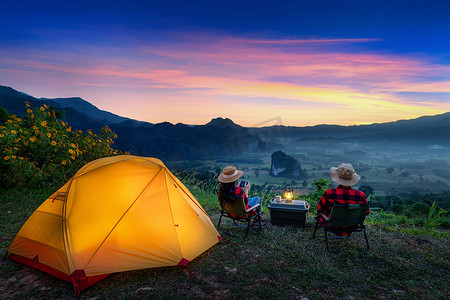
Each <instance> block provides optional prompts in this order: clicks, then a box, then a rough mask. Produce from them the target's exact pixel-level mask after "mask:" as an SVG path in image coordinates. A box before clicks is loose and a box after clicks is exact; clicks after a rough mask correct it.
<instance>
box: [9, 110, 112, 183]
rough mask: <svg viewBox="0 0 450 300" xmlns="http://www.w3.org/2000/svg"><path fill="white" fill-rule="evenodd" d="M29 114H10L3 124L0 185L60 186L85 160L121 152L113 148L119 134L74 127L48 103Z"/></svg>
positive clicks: (106, 129) (29, 111) (88, 160)
mask: <svg viewBox="0 0 450 300" xmlns="http://www.w3.org/2000/svg"><path fill="white" fill-rule="evenodd" d="M26 106H27V112H26V116H25V117H24V118H23V119H22V118H20V117H17V116H15V115H12V116H9V117H8V118H7V120H6V122H5V123H4V124H3V125H2V126H0V187H1V188H3V189H7V188H10V187H20V186H24V185H27V186H28V185H40V184H53V185H60V184H61V183H62V182H65V181H66V180H68V179H69V178H70V177H71V176H72V175H73V174H74V173H75V172H76V171H77V170H78V169H79V168H80V167H82V166H83V165H85V164H86V163H88V162H90V161H92V160H95V159H98V158H101V157H106V156H113V155H117V154H119V152H118V151H116V150H114V149H112V148H111V144H113V143H114V141H113V140H114V139H115V138H116V137H117V135H115V134H114V133H113V132H111V130H110V129H109V128H108V127H107V126H105V127H104V128H103V129H102V130H101V133H100V135H96V134H94V133H92V131H91V130H88V131H87V132H86V133H83V132H82V131H81V130H72V127H71V126H69V124H67V123H66V122H64V121H62V120H59V119H58V117H57V116H58V114H57V112H56V111H55V110H54V109H52V108H50V107H49V106H47V105H44V106H42V107H39V108H36V109H34V110H33V109H31V108H30V105H29V104H28V103H26Z"/></svg>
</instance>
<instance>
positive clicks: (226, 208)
mask: <svg viewBox="0 0 450 300" xmlns="http://www.w3.org/2000/svg"><path fill="white" fill-rule="evenodd" d="M217 198H218V199H219V193H218V192H217ZM219 203H220V199H219ZM259 205H260V204H256V205H255V206H253V207H250V208H248V209H246V208H245V202H244V198H243V197H242V196H236V197H235V200H234V201H233V203H232V204H226V205H222V204H221V205H220V218H219V223H218V224H217V229H218V230H221V229H220V222H221V221H222V217H225V218H229V219H231V220H233V223H234V225H236V226H240V227H243V228H245V229H246V230H245V236H244V239H245V238H247V235H248V231H249V229H250V227H252V226H251V224H250V223H251V221H252V220H257V222H258V224H259V226H258V227H259V229H260V230H261V229H262V225H261V215H260V213H259V211H257V210H256V208H257V207H258V206H259ZM222 231H223V232H224V233H226V234H228V235H231V236H235V235H233V234H232V233H230V232H227V231H225V230H223V229H222Z"/></svg>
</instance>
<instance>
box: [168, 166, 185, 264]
mask: <svg viewBox="0 0 450 300" xmlns="http://www.w3.org/2000/svg"><path fill="white" fill-rule="evenodd" d="M166 175H167V172H166ZM169 176H170V175H169ZM171 179H172V180H173V178H171ZM164 180H165V181H166V184H165V186H166V195H167V202H169V208H170V215H171V217H172V224H173V227H174V230H175V236H176V237H177V245H178V247H179V249H180V253H181V258H182V259H183V258H184V257H183V255H184V253H183V249H182V248H181V243H180V239H179V238H178V230H177V229H176V228H175V224H174V223H175V222H174V221H175V220H174V219H173V211H172V202H171V201H170V197H169V189H168V187H167V178H164ZM174 183H176V181H175V180H174ZM176 188H178V185H176ZM177 226H178V224H177Z"/></svg>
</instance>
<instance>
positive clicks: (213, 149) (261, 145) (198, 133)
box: [0, 86, 450, 160]
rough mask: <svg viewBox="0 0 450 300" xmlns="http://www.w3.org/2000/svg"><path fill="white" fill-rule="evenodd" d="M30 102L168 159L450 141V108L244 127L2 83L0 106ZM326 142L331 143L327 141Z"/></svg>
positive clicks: (20, 107) (18, 108)
mask: <svg viewBox="0 0 450 300" xmlns="http://www.w3.org/2000/svg"><path fill="white" fill-rule="evenodd" d="M25 101H28V102H30V104H31V106H33V107H37V106H41V105H43V104H44V103H45V104H48V105H51V106H53V107H54V108H55V109H57V110H60V111H63V112H64V115H65V121H67V122H69V124H71V126H72V127H74V128H76V129H82V130H86V129H93V130H94V131H99V130H100V129H101V128H102V127H103V126H105V125H108V126H109V127H110V128H111V129H112V130H113V131H114V132H116V133H117V135H118V139H117V140H116V144H115V145H116V147H118V148H119V149H121V150H125V151H130V152H131V153H132V154H136V155H143V156H154V157H158V158H161V159H165V160H195V159H209V158H222V159H228V158H236V157H239V156H243V155H246V154H249V153H261V152H264V153H272V152H274V151H276V150H280V149H287V150H289V148H290V147H293V146H295V145H299V144H305V143H310V144H311V145H315V146H317V145H318V144H319V143H326V144H327V143H329V142H330V141H338V142H347V141H353V142H364V143H371V142H373V143H378V144H380V145H381V144H382V143H385V142H390V143H404V144H407V143H413V142H414V143H425V144H438V145H450V139H449V138H448V134H447V133H448V132H450V113H445V114H441V115H437V116H426V117H420V118H417V119H413V120H400V121H396V122H389V123H380V124H371V125H359V126H339V125H317V126H308V127H294V126H279V125H277V126H271V127H262V128H246V127H242V126H240V125H238V124H236V123H234V122H233V121H232V120H230V119H228V118H215V119H212V120H211V121H210V122H208V123H207V124H205V125H194V126H190V125H185V124H181V123H179V124H176V125H174V124H171V123H168V122H164V123H159V124H151V123H146V122H140V121H136V120H133V119H129V118H124V117H121V116H118V115H115V114H112V113H110V112H107V111H103V110H100V109H98V108H97V107H95V106H94V105H92V104H91V103H89V102H87V101H85V100H83V99H81V98H55V99H46V98H40V99H38V98H35V97H32V96H30V95H28V94H26V93H23V92H19V91H16V90H14V89H12V88H10V87H6V86H0V106H2V107H4V108H5V109H6V110H7V111H8V112H9V113H10V114H16V115H24V114H25V103H24V102H25ZM325 146H326V145H325Z"/></svg>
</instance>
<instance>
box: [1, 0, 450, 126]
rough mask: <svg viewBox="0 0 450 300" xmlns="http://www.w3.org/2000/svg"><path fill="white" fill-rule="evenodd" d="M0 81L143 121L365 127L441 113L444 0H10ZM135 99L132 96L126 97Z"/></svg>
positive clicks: (449, 83) (445, 85) (448, 69)
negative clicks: (221, 119)
mask: <svg viewBox="0 0 450 300" xmlns="http://www.w3.org/2000/svg"><path fill="white" fill-rule="evenodd" d="M2 7H3V8H4V9H2V11H1V12H0V84H2V85H8V86H11V87H13V88H15V89H18V90H21V91H24V92H27V93H29V94H31V95H34V96H37V97H71V96H80V97H82V98H84V99H86V100H88V101H90V102H91V103H93V104H94V105H96V106H98V107H99V108H101V109H105V110H109V111H111V112H113V113H116V114H119V115H124V116H128V117H132V118H135V119H139V120H144V121H148V122H152V123H157V122H162V121H169V122H172V123H177V122H183V123H191V124H204V123H206V122H208V121H209V120H210V119H211V118H213V117H219V116H221V117H229V118H231V119H233V120H234V121H236V122H237V123H239V124H242V125H246V126H251V125H252V124H257V123H260V122H261V121H263V120H265V119H270V118H272V117H274V116H277V115H279V116H281V118H282V119H283V121H284V123H285V124H286V125H298V126H303V125H314V124H322V123H335V124H345V125H347V124H362V123H372V122H385V121H393V120H397V119H401V118H414V117H418V116H421V115H430V114H438V113H442V112H446V111H449V110H450V104H449V102H450V97H449V96H450V58H449V53H450V38H449V37H450V18H449V17H448V16H450V1H257V2H256V1H227V2H219V1H167V2H162V1H146V2H143V1H109V2H106V1H105V2H99V1H77V2H73V3H68V2H67V3H64V2H56V1H40V2H36V1H34V2H31V1H17V2H12V1H10V2H8V3H2ZM130 104H131V105H130Z"/></svg>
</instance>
